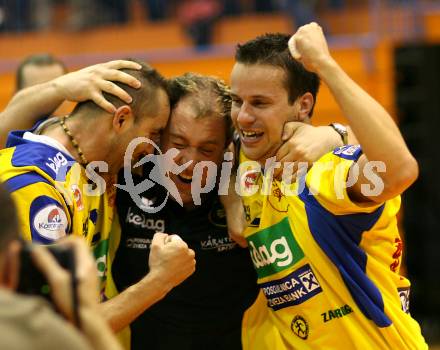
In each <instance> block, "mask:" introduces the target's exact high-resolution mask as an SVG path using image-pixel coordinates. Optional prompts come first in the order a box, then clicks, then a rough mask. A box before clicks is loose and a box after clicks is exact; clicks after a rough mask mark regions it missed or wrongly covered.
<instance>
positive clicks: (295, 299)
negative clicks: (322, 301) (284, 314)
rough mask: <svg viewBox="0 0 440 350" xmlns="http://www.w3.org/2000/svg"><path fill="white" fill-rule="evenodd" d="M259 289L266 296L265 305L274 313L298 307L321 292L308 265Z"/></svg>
mask: <svg viewBox="0 0 440 350" xmlns="http://www.w3.org/2000/svg"><path fill="white" fill-rule="evenodd" d="M260 288H261V290H262V291H263V293H264V295H265V296H266V299H267V305H268V306H269V307H270V308H272V309H273V310H274V311H276V310H280V309H283V308H285V307H288V306H292V305H299V304H301V303H303V302H305V301H306V300H308V299H310V298H311V297H313V296H315V295H316V294H318V293H321V292H322V288H321V285H320V284H319V282H318V280H317V278H316V276H315V274H314V273H313V271H312V268H311V267H310V265H309V264H307V265H304V266H302V267H300V268H299V269H298V270H295V271H293V272H292V273H290V274H289V275H287V276H286V277H284V278H282V279H279V280H275V281H270V282H267V283H261V284H260Z"/></svg>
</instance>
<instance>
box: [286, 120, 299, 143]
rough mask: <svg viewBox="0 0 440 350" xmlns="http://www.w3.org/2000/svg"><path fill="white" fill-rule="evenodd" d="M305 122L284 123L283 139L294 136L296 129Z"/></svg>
mask: <svg viewBox="0 0 440 350" xmlns="http://www.w3.org/2000/svg"><path fill="white" fill-rule="evenodd" d="M302 125H304V123H301V122H287V123H285V124H284V128H283V135H282V136H281V140H282V141H287V140H289V139H290V138H292V136H293V134H295V132H296V130H298V129H299V128H300V127H301V126H302Z"/></svg>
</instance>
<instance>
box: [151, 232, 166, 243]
mask: <svg viewBox="0 0 440 350" xmlns="http://www.w3.org/2000/svg"><path fill="white" fill-rule="evenodd" d="M167 238H168V234H166V233H162V232H156V233H155V234H154V236H153V239H152V241H151V245H152V246H153V245H158V246H163V245H165V243H166V241H167Z"/></svg>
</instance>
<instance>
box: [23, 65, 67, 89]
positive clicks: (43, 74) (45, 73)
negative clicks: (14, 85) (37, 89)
mask: <svg viewBox="0 0 440 350" xmlns="http://www.w3.org/2000/svg"><path fill="white" fill-rule="evenodd" d="M63 74H65V72H64V68H63V67H62V66H61V65H59V64H58V63H54V64H47V65H36V64H27V65H26V66H24V68H23V81H24V83H25V86H31V85H36V84H41V83H45V82H46V81H49V80H52V79H55V78H57V77H59V76H61V75H63Z"/></svg>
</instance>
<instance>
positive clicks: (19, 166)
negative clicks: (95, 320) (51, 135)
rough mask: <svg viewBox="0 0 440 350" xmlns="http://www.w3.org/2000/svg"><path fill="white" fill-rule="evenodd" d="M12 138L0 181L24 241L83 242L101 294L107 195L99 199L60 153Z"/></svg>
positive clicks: (109, 213)
mask: <svg viewBox="0 0 440 350" xmlns="http://www.w3.org/2000/svg"><path fill="white" fill-rule="evenodd" d="M24 133H25V131H16V132H12V133H11V134H10V136H9V139H8V147H9V148H6V149H3V150H1V151H0V181H1V182H3V183H4V184H5V186H6V188H7V189H8V191H9V192H10V193H11V196H12V198H13V200H14V202H15V204H16V207H17V213H18V219H19V227H20V231H21V233H22V235H23V238H24V239H26V240H30V241H33V242H35V243H39V244H50V243H54V242H56V241H57V240H58V239H60V238H61V237H64V236H66V235H70V234H73V235H78V236H82V237H84V239H85V240H86V241H87V243H88V244H89V245H90V246H91V247H92V249H93V254H94V256H95V259H96V262H97V267H98V271H99V276H100V278H101V281H102V287H103V288H104V285H105V280H106V272H107V252H108V236H109V232H110V228H111V222H112V219H113V203H112V202H111V200H110V198H109V193H108V191H109V190H112V189H111V188H110V189H108V190H107V191H106V192H104V193H103V194H101V195H99V193H97V192H96V191H95V192H93V191H94V186H93V184H90V183H89V182H90V181H89V179H88V178H87V176H86V174H85V170H84V168H83V167H81V166H80V165H79V164H78V163H77V162H75V160H74V159H73V158H72V157H71V156H70V155H68V154H66V153H65V152H64V151H62V150H60V149H57V148H55V147H52V146H50V145H47V144H44V143H40V142H34V141H30V140H27V139H24V138H23V135H24Z"/></svg>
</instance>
